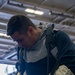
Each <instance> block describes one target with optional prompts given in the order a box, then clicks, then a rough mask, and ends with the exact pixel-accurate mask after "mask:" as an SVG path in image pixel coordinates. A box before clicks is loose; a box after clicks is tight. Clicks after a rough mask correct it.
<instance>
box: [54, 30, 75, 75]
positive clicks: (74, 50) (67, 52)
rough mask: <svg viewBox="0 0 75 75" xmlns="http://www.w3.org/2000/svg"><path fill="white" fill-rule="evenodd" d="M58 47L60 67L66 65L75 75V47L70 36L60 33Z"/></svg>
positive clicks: (57, 37)
mask: <svg viewBox="0 0 75 75" xmlns="http://www.w3.org/2000/svg"><path fill="white" fill-rule="evenodd" d="M55 40H56V45H57V48H58V53H57V59H60V60H59V65H66V66H67V67H68V68H69V69H70V70H71V71H72V72H73V73H74V74H75V46H74V44H73V42H72V41H71V39H70V38H69V36H68V35H67V34H66V33H64V32H62V31H59V32H58V33H57V34H56V36H55Z"/></svg>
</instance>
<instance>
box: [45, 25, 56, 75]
mask: <svg viewBox="0 0 75 75" xmlns="http://www.w3.org/2000/svg"><path fill="white" fill-rule="evenodd" d="M53 29H54V26H51V27H49V28H47V30H46V31H45V35H46V42H45V44H46V48H47V53H48V54H47V75H48V74H49V57H50V56H52V57H53V59H55V60H57V59H56V58H55V57H54V55H53V53H54V52H53V53H52V52H51V51H53V49H55V50H56V45H55V34H56V32H57V31H54V30H53Z"/></svg>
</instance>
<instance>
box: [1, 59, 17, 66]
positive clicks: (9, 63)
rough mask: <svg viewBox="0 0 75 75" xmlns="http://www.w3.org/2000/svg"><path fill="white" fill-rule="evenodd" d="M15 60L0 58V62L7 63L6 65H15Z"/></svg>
mask: <svg viewBox="0 0 75 75" xmlns="http://www.w3.org/2000/svg"><path fill="white" fill-rule="evenodd" d="M16 62H17V61H12V60H8V59H6V60H5V59H0V64H8V65H15V64H16Z"/></svg>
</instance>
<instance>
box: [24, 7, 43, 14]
mask: <svg viewBox="0 0 75 75" xmlns="http://www.w3.org/2000/svg"><path fill="white" fill-rule="evenodd" d="M25 11H26V12H29V13H33V14H37V15H43V14H44V12H43V11H39V10H34V9H30V8H27V9H26V10H25Z"/></svg>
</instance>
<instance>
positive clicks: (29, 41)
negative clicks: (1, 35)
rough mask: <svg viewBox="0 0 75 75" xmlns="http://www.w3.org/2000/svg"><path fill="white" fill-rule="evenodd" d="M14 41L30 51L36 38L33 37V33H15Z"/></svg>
mask: <svg viewBox="0 0 75 75" xmlns="http://www.w3.org/2000/svg"><path fill="white" fill-rule="evenodd" d="M11 37H12V39H13V40H14V41H16V42H17V43H18V45H19V46H20V47H23V48H26V49H30V48H31V47H32V46H33V44H34V42H35V40H34V39H35V38H34V37H33V36H32V34H31V32H26V33H24V34H20V33H19V32H15V33H14V34H13V35H12V36H11Z"/></svg>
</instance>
